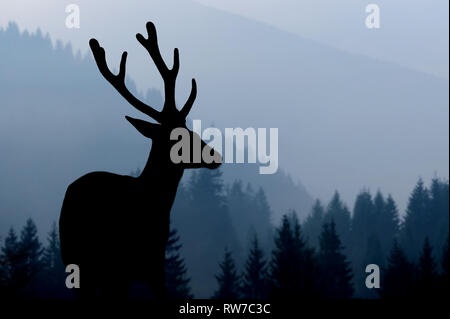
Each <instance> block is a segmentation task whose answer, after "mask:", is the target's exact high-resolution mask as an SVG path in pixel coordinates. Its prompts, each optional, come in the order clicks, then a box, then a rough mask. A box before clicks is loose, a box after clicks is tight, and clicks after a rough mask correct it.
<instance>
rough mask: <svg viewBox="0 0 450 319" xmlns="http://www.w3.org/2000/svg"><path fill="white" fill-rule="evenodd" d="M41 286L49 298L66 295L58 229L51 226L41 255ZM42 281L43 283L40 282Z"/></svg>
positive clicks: (54, 225)
mask: <svg viewBox="0 0 450 319" xmlns="http://www.w3.org/2000/svg"><path fill="white" fill-rule="evenodd" d="M42 267H43V269H42V275H41V285H42V286H44V287H43V288H44V289H43V290H45V291H44V292H43V294H46V296H47V297H51V298H61V297H64V296H67V295H68V291H67V288H66V286H65V284H64V283H65V278H66V273H65V267H64V264H63V262H62V259H61V247H60V243H59V235H58V227H57V225H56V223H53V224H52V227H51V229H50V232H49V233H48V235H47V246H46V247H45V248H44V252H43V255H42ZM42 281H44V282H42Z"/></svg>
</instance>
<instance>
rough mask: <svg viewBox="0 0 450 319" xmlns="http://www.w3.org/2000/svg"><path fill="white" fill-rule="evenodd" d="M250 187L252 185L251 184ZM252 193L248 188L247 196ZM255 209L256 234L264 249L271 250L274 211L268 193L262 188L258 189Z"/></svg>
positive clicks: (254, 199)
mask: <svg viewBox="0 0 450 319" xmlns="http://www.w3.org/2000/svg"><path fill="white" fill-rule="evenodd" d="M249 185H250V184H249ZM250 195H251V192H249V190H248V187H247V196H250ZM253 202H254V209H253V210H252V211H253V214H252V215H253V218H252V220H253V223H254V228H255V231H256V233H257V234H258V235H259V236H260V238H261V244H262V247H266V248H268V249H269V248H271V245H272V242H273V241H272V238H273V233H272V223H271V217H272V210H271V208H270V205H269V202H268V200H267V196H266V193H265V192H264V189H263V188H262V187H259V188H258V191H257V192H256V194H255V195H254V197H253Z"/></svg>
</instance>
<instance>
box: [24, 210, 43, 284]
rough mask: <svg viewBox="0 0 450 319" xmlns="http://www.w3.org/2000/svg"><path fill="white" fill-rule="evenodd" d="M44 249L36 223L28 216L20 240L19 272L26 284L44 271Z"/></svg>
mask: <svg viewBox="0 0 450 319" xmlns="http://www.w3.org/2000/svg"><path fill="white" fill-rule="evenodd" d="M43 251H44V249H43V247H42V244H41V242H40V241H39V237H38V231H37V227H36V224H35V223H34V221H33V220H32V219H31V218H28V219H27V221H26V223H25V226H24V227H23V228H22V231H21V233H20V241H19V256H20V263H19V273H20V277H21V280H22V281H23V282H22V283H23V285H24V286H25V285H27V284H29V283H30V282H31V281H33V280H34V279H35V277H36V275H37V274H38V273H39V272H40V271H42V267H43V264H42V253H43ZM33 284H34V282H33Z"/></svg>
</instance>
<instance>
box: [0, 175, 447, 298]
mask: <svg viewBox="0 0 450 319" xmlns="http://www.w3.org/2000/svg"><path fill="white" fill-rule="evenodd" d="M448 197H449V189H448V182H446V181H442V180H439V179H437V178H435V179H433V181H432V182H431V185H430V187H426V186H425V185H424V183H423V181H422V180H419V181H418V183H417V184H416V186H415V187H414V189H413V191H412V193H411V196H410V198H409V201H408V206H407V210H406V214H405V215H404V218H400V216H399V212H398V209H397V206H396V203H395V201H394V199H393V198H392V197H391V196H387V197H385V196H384V195H383V194H382V193H381V192H377V193H376V194H375V196H372V195H371V194H370V192H369V191H368V190H363V191H362V192H361V193H360V194H359V195H358V196H357V198H356V200H355V204H354V207H353V209H352V212H350V209H348V207H347V206H346V205H345V203H343V201H342V200H341V199H340V196H339V193H338V192H336V193H335V194H334V196H333V197H332V199H331V200H330V202H329V203H328V205H327V206H324V205H322V203H321V202H320V201H316V203H315V204H314V206H313V208H312V211H311V213H310V215H309V216H308V217H307V218H306V219H305V220H304V221H303V222H300V221H299V219H298V217H297V215H296V214H295V212H291V213H289V214H286V215H284V216H283V218H282V220H281V222H280V224H279V225H278V226H277V227H271V224H270V207H269V205H268V203H267V200H266V199H265V194H264V191H263V190H262V189H260V190H257V191H254V190H253V189H252V188H251V186H247V187H246V188H245V187H244V186H243V184H242V182H240V181H236V182H235V183H234V184H232V185H230V186H228V187H225V186H224V185H223V183H222V181H221V176H220V171H208V170H204V171H203V170H200V171H199V172H198V173H196V174H194V175H193V176H192V177H191V180H190V182H189V184H187V185H183V186H182V187H181V189H180V192H179V193H178V194H177V201H176V202H175V205H174V212H172V214H178V213H179V215H176V217H178V219H176V218H174V219H175V221H176V223H172V227H171V231H170V236H169V241H168V244H167V249H166V284H167V288H168V295H169V298H175V299H184V298H192V297H194V293H193V292H192V290H193V289H192V288H193V287H194V288H195V285H201V284H202V282H201V280H198V278H194V277H193V276H192V269H191V268H190V267H189V264H188V263H187V262H186V261H187V260H186V256H189V257H190V258H191V264H192V261H194V262H196V263H198V264H199V265H197V268H198V269H202V268H201V264H202V263H203V264H204V267H205V268H203V269H207V268H208V267H210V268H211V269H212V270H213V274H212V275H211V276H210V277H211V280H212V281H215V292H214V294H213V295H212V296H211V297H212V298H225V299H234V298H250V299H261V298H263V299H264V298H274V299H277V298H298V297H302V298H351V297H356V298H380V297H381V298H396V297H420V298H431V297H439V296H441V295H443V294H447V293H448V290H447V289H448V241H449V239H448V227H449V221H448V217H449V208H448ZM194 203H197V204H196V205H194ZM183 208H184V211H188V213H183V215H181V212H179V211H181V210H183ZM177 211H178V213H177ZM208 218H209V219H208ZM189 222H190V223H189ZM194 223H196V224H194ZM239 223H240V225H239V227H237V225H238V224H239ZM178 227H180V228H181V229H182V231H181V232H178V231H177V228H178ZM180 237H181V238H182V239H183V240H182V241H181V240H180ZM244 241H247V243H248V244H247V246H248V249H243V247H244V246H245V245H244V244H243V242H244ZM181 242H183V247H182V245H181ZM186 243H191V247H190V249H186ZM192 243H194V244H195V246H194V245H192ZM224 249H225V250H224ZM213 250H214V251H215V253H216V254H217V256H218V257H217V259H216V260H215V262H214V263H213V261H214V260H213V259H211V258H209V261H208V262H207V261H205V260H204V259H203V257H205V256H207V254H208V253H210V252H212V251H213ZM221 252H222V253H221ZM239 258H241V260H239ZM208 263H209V264H208ZM368 264H377V265H379V267H380V268H381V288H380V289H368V288H367V287H366V285H365V278H366V276H367V275H368V274H367V273H366V272H365V267H366V265H368ZM212 267H214V268H212ZM193 268H195V267H193ZM214 274H215V276H214ZM65 276H66V274H65V271H64V266H63V264H62V261H61V257H60V252H59V236H58V229H57V226H56V224H53V226H52V228H51V230H50V232H49V233H48V236H47V240H46V244H45V245H44V244H42V243H41V242H40V239H39V236H38V231H37V228H36V225H35V224H34V222H33V220H32V219H28V220H27V221H26V223H25V225H24V226H23V228H22V229H21V231H20V233H19V234H17V233H16V231H15V230H14V228H11V229H10V231H9V232H8V234H7V235H6V236H5V237H4V240H3V242H2V245H1V251H0V295H1V296H4V297H14V296H17V297H39V298H71V297H72V296H73V295H72V292H71V291H70V290H69V289H67V288H66V287H65ZM191 276H192V277H191ZM190 278H193V280H191V279H190ZM192 284H193V286H192Z"/></svg>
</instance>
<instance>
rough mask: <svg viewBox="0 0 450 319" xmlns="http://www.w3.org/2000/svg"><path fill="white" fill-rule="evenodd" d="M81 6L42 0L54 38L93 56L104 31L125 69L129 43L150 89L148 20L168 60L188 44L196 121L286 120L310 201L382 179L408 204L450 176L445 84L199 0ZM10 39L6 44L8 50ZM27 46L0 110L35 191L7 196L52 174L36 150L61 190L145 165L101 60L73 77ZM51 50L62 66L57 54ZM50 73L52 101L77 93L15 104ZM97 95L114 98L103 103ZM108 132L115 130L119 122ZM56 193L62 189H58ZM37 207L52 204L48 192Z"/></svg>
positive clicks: (186, 69)
mask: <svg viewBox="0 0 450 319" xmlns="http://www.w3.org/2000/svg"><path fill="white" fill-rule="evenodd" d="M78 3H79V5H80V7H82V8H83V10H82V16H83V17H82V22H81V23H82V26H81V28H80V29H79V30H70V29H67V28H65V26H64V24H63V23H61V13H59V11H58V10H59V9H58V8H57V7H55V6H48V8H47V7H46V9H48V21H45V22H43V23H45V24H46V25H51V26H53V27H52V30H53V31H52V37H54V38H56V39H58V38H60V39H63V40H64V41H69V40H70V41H71V42H73V43H74V49H75V50H78V49H80V50H81V51H82V52H87V43H88V39H89V38H90V37H96V38H98V39H99V40H100V42H101V44H102V45H103V46H104V47H105V50H106V52H107V59H108V62H109V63H110V65H111V66H112V67H114V66H115V67H116V68H117V67H118V63H119V60H120V54H121V53H122V51H123V50H127V51H128V52H129V56H128V62H127V63H128V66H129V67H128V69H127V70H129V75H130V76H131V77H132V78H133V79H134V80H135V81H136V86H137V87H138V88H139V89H140V90H141V91H142V92H143V91H144V89H147V88H149V87H154V88H157V89H161V88H162V85H161V84H162V81H161V79H160V77H159V74H158V73H157V71H156V68H155V67H154V66H153V63H152V62H151V61H150V58H149V57H148V54H147V53H146V52H145V50H144V49H143V48H142V47H140V45H139V43H137V41H136V39H135V36H134V35H135V34H136V33H137V32H141V33H145V22H146V21H148V20H152V21H154V22H155V24H156V26H157V28H158V33H159V39H160V47H161V50H162V54H163V56H164V58H165V60H166V61H168V62H169V61H171V59H172V54H173V47H178V48H180V58H181V69H180V70H181V71H180V76H179V79H178V82H177V88H178V95H177V100H178V102H179V104H181V103H183V102H184V101H185V99H186V98H187V95H188V92H189V90H190V87H189V86H190V79H191V78H192V77H195V78H196V79H197V82H198V86H199V95H198V98H197V101H196V105H195V107H194V108H193V111H192V112H191V118H192V119H197V118H200V119H202V122H203V123H204V126H206V125H209V124H214V125H215V126H216V127H218V128H224V127H242V128H246V127H262V128H264V127H265V128H269V127H277V128H279V164H280V167H283V169H285V171H286V172H288V173H289V174H290V175H291V176H292V178H293V180H294V181H297V180H299V179H301V181H302V183H303V185H307V188H308V190H309V191H310V193H311V194H314V196H317V197H319V198H321V199H323V200H328V199H329V198H330V197H331V195H332V194H333V192H334V190H335V189H339V190H340V193H341V195H342V197H343V199H344V200H345V201H346V202H347V203H351V202H352V201H353V199H354V198H355V196H356V194H357V193H358V191H359V190H360V189H361V188H363V187H366V188H370V189H372V190H375V189H378V188H381V189H383V190H385V192H386V193H391V194H392V195H393V196H394V198H396V199H397V201H398V203H399V206H400V210H401V211H403V209H404V207H405V203H406V200H407V198H408V195H409V194H408V190H409V187H410V185H412V184H413V183H414V182H415V181H416V179H417V177H418V176H419V175H421V176H422V177H423V178H425V179H427V178H430V177H431V176H433V175H434V174H435V173H436V174H437V175H439V176H443V177H446V176H448V162H449V161H448V159H449V157H448V154H449V152H448V81H445V80H442V79H439V78H437V77H433V76H430V75H427V74H423V73H420V72H416V71H413V70H409V69H406V68H402V67H400V66H398V65H396V64H393V63H385V62H382V61H378V60H374V59H370V58H367V57H364V56H360V55H352V54H348V53H346V52H342V51H339V50H336V49H333V48H330V47H327V46H325V45H320V44H317V43H315V42H314V41H311V40H307V39H304V38H301V37H299V36H297V35H294V34H290V33H287V32H284V31H280V30H278V29H276V28H274V27H270V26H268V25H265V24H263V23H259V22H255V21H252V20H249V19H245V18H242V17H239V16H236V15H232V14H229V13H226V12H222V11H218V10H215V9H212V8H207V7H204V6H202V5H200V4H198V3H194V2H192V1H189V0H167V1H159V0H152V1H146V2H141V1H136V0H131V1H128V2H126V3H124V2H114V3H111V2H107V1H96V2H92V1H84V0H81V1H79V2H78ZM100 8H101V9H100ZM104 9H105V10H104ZM125 9H126V10H125ZM118 21H120V23H118ZM62 47H64V46H62ZM0 48H1V50H2V51H4V50H5V45H4V44H3V43H2V44H1V47H0ZM19 49H20V48H18V49H16V50H14V49H12V50H11V51H10V52H11V53H10V59H13V60H16V59H18V58H19V56H20V55H21V54H20V50H19ZM61 50H63V48H61ZM66 50H69V49H66ZM30 52H31V53H30ZM30 52H27V53H25V52H22V53H23V55H24V59H26V60H27V61H29V62H30V64H33V66H32V67H29V68H28V69H25V68H23V67H21V68H20V70H21V71H22V72H24V73H23V74H24V76H25V77H27V80H26V81H24V82H21V81H20V80H18V78H17V76H18V75H19V74H17V68H11V66H13V65H14V63H16V65H17V63H18V62H14V61H10V59H8V60H7V59H6V57H5V58H2V61H1V63H2V64H1V66H2V69H1V73H2V74H4V75H5V71H4V65H9V69H10V70H11V71H8V81H10V82H11V83H14V79H16V82H15V83H18V85H19V88H20V89H18V90H16V91H14V90H12V89H11V88H10V86H11V85H13V84H10V85H9V87H6V86H5V87H4V88H5V89H7V90H6V91H7V92H8V95H12V96H14V98H15V99H16V103H14V102H12V101H9V105H7V106H4V107H5V108H7V109H5V110H6V111H5V112H2V117H1V119H0V121H1V122H0V124H1V128H0V130H1V133H2V137H1V138H2V140H5V141H6V142H5V143H6V145H7V147H5V148H4V149H5V151H8V152H6V154H7V155H6V156H5V157H6V158H5V159H9V160H10V161H13V162H14V163H15V164H16V165H17V167H21V169H19V168H17V169H11V170H10V171H8V172H7V174H6V176H7V177H14V178H15V181H16V183H17V184H19V185H20V184H22V183H23V182H25V181H26V180H27V177H28V176H33V182H32V183H30V182H27V183H28V184H27V188H29V189H28V190H26V191H24V192H23V193H22V194H17V193H16V192H13V191H10V193H8V194H5V196H6V197H8V198H9V197H15V198H22V197H23V196H24V195H26V194H27V192H28V193H30V192H32V190H31V189H32V186H31V185H32V184H34V186H35V187H39V186H41V181H42V180H45V179H46V178H47V177H46V174H40V173H39V172H35V170H34V169H30V168H28V167H27V166H26V165H25V162H24V160H23V158H26V159H29V158H33V161H34V162H35V163H36V165H37V166H38V167H39V164H42V163H43V162H44V159H43V158H42V156H43V155H44V154H45V155H46V156H48V155H51V156H53V157H55V156H56V154H63V156H64V158H63V161H58V162H57V161H56V160H55V161H54V163H52V164H53V166H52V169H54V170H55V171H56V172H55V177H52V178H54V179H59V183H60V184H62V185H67V184H68V183H69V182H70V181H71V180H73V179H74V178H76V177H77V176H78V175H79V173H78V172H85V171H91V170H97V169H101V170H111V171H115V172H120V173H128V172H129V170H130V169H132V168H135V167H142V166H143V165H144V161H145V158H146V156H147V152H148V142H147V141H146V140H145V139H144V138H141V137H139V136H136V135H137V134H136V132H135V131H134V129H133V128H132V127H130V126H129V125H128V124H127V123H126V122H125V121H124V120H123V118H122V116H123V115H125V114H130V115H132V116H133V115H134V114H133V113H134V112H133V111H132V110H131V109H130V107H129V106H128V105H126V103H124V102H123V101H122V100H121V98H120V97H119V96H118V94H117V93H116V92H115V91H114V89H113V88H111V87H109V86H108V84H107V83H104V82H105V81H104V80H103V79H101V76H100V75H99V74H98V71H97V70H96V67H95V65H93V64H92V63H91V62H86V64H85V65H84V66H81V65H80V66H78V67H77V70H78V69H80V71H81V68H86V69H89V72H90V73H89V74H90V75H89V76H88V75H84V77H83V78H82V79H80V78H76V76H72V75H71V73H73V74H75V73H74V70H72V69H58V70H52V69H51V68H50V67H49V66H48V65H45V64H44V63H42V58H41V57H39V56H38V55H37V54H38V51H36V52H34V51H33V50H32V51H30ZM2 56H3V55H2ZM45 58H46V59H47V61H48V62H49V63H55V62H56V60H53V59H52V58H51V57H50V56H48V55H46V56H45ZM89 63H90V64H89ZM21 64H22V63H19V66H20V65H21ZM34 64H39V65H34ZM169 64H170V62H169ZM55 68H56V67H55ZM34 71H36V73H33V72H34ZM52 72H56V73H55V74H58V76H57V77H55V79H56V80H55V81H54V82H55V83H54V86H52V89H51V93H48V94H47V98H51V96H52V95H54V94H55V92H59V95H60V96H63V95H64V94H66V96H67V94H68V92H70V94H74V95H76V98H74V99H73V100H72V101H70V102H69V101H68V99H67V98H59V100H58V102H57V103H56V104H60V105H61V106H60V107H59V108H58V109H57V110H53V111H52V112H50V111H49V113H46V114H45V115H44V114H43V113H42V105H39V104H40V103H34V104H33V105H32V106H31V107H32V110H33V111H31V110H30V109H29V108H30V106H29V105H28V104H29V103H28V100H27V101H22V102H21V103H18V101H17V100H20V99H24V98H25V97H27V98H30V99H32V100H33V99H34V97H33V94H36V93H35V92H36V91H38V90H39V85H37V84H36V83H35V82H36V80H35V79H36V78H38V79H40V80H39V82H40V84H42V83H41V82H44V81H43V78H44V77H45V76H46V75H48V74H52ZM83 74H85V73H83ZM87 77H90V78H91V79H92V80H95V81H97V82H96V83H97V85H90V86H89V88H88V89H85V88H84V86H80V85H81V84H84V83H89V81H88V79H87ZM77 83H78V84H77ZM42 85H43V84H42ZM77 85H78V86H77ZM101 91H103V92H104V94H105V96H107V97H106V98H101V96H102V94H103V93H100V92H101ZM25 92H26V93H25ZM0 94H4V92H3V91H2V93H0ZM24 94H26V95H24ZM55 98H56V97H55ZM35 100H36V99H35ZM5 101H6V100H5ZM17 104H22V107H18V106H17ZM81 105H89V106H91V105H95V108H96V112H97V113H92V112H93V110H92V107H90V108H89V112H87V111H86V109H85V108H82V107H81ZM2 108H3V106H2ZM11 110H14V112H12V111H11ZM69 112H73V113H74V114H70V113H69ZM30 114H32V116H30ZM137 116H140V115H137ZM75 123H78V124H79V123H81V124H80V127H77V128H76V129H77V130H78V132H77V134H75V133H73V135H71V133H68V130H69V129H72V132H74V130H75V128H74V127H73V125H74V124H75ZM71 126H72V127H71ZM38 127H40V128H42V129H43V130H44V131H45V132H46V136H45V138H40V139H38V137H37V136H34V135H33V134H30V132H33V130H34V131H35V130H36V129H37V128H38ZM106 127H114V131H109V130H106V129H105V128H106ZM24 128H26V130H24ZM21 130H22V133H21ZM4 131H6V132H4ZM89 134H91V135H89ZM51 140H59V141H60V142H61V144H63V145H64V146H63V147H61V148H59V149H54V148H52V147H50V146H49V145H48V144H49V143H50V141H51ZM120 141H122V142H123V146H122V145H121V143H119V142H120ZM24 142H30V143H31V144H32V145H34V148H33V149H32V150H27V151H24V150H22V149H21V151H23V153H22V154H20V156H18V155H17V154H15V153H12V152H10V150H11V149H14V148H15V149H16V150H17V146H15V145H20V144H21V143H24ZM11 144H12V145H11ZM118 145H121V146H120V147H119V146H118ZM81 146H83V147H86V148H88V149H89V151H91V150H94V149H95V150H97V151H99V153H101V156H100V157H96V156H92V157H89V158H88V157H85V158H80V153H79V152H78V151H77V150H78V149H79V148H78V147H81ZM133 149H136V150H137V153H134V152H133V151H132V150H133ZM112 150H113V151H112ZM17 151H19V150H17ZM2 153H3V152H2ZM13 154H15V155H13ZM58 156H59V155H58ZM119 160H120V161H122V162H121V164H120V165H119V164H118V161H119ZM68 167H70V168H71V169H72V170H73V173H70V175H71V176H67V175H69V173H63V174H60V172H68ZM31 172H35V173H36V174H34V173H33V174H31ZM75 172H76V173H75ZM45 191H46V190H45V189H43V190H42V191H41V192H45ZM60 192H61V193H59V194H57V195H58V196H59V198H62V192H63V191H62V190H61V191H60ZM33 193H34V192H33ZM41 204H42V205H43V206H45V205H44V204H45V201H42V202H41ZM46 210H48V211H50V207H47V209H46ZM25 214H27V215H29V214H31V212H26V213H25ZM48 214H51V213H48Z"/></svg>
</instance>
